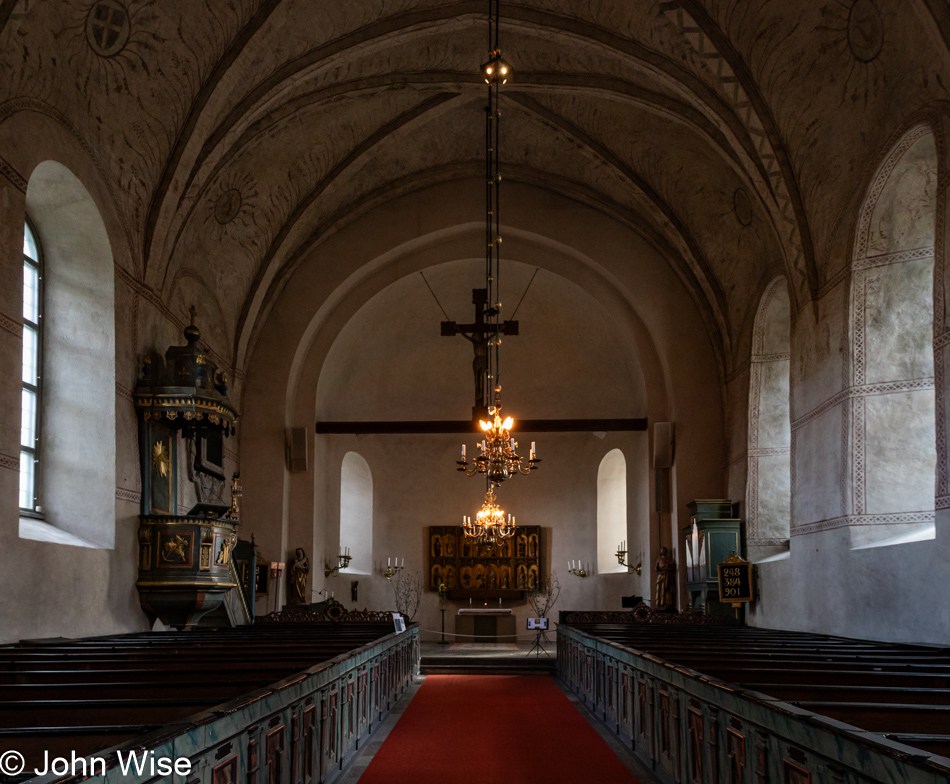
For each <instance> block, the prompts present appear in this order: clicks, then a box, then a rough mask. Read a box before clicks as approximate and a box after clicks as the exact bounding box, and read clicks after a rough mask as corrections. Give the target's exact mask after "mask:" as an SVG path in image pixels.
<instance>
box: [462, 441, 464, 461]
mask: <svg viewBox="0 0 950 784" xmlns="http://www.w3.org/2000/svg"><path fill="white" fill-rule="evenodd" d="M464 459H465V444H462V460H464Z"/></svg>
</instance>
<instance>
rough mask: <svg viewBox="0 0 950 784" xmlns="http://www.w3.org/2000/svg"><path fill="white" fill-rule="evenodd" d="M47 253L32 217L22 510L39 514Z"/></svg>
mask: <svg viewBox="0 0 950 784" xmlns="http://www.w3.org/2000/svg"><path fill="white" fill-rule="evenodd" d="M42 285H43V257H42V255H41V254H40V248H39V243H38V242H37V241H36V234H35V233H34V232H33V229H32V228H31V227H30V223H29V221H26V222H25V223H24V224H23V395H22V403H21V408H20V514H22V515H27V516H38V515H39V514H40V513H41V511H42V507H41V505H40V499H39V493H38V490H39V484H40V483H39V479H38V477H39V466H40V400H41V391H40V384H41V381H42V379H41V377H40V368H41V367H42V363H41V356H40V349H41V346H42V338H43V333H42V327H41V323H42V322H41V319H42V317H43V290H42Z"/></svg>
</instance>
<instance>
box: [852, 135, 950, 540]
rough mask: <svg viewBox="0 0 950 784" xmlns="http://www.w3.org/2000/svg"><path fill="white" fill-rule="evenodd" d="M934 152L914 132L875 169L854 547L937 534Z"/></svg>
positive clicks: (857, 285) (867, 237)
mask: <svg viewBox="0 0 950 784" xmlns="http://www.w3.org/2000/svg"><path fill="white" fill-rule="evenodd" d="M937 190H938V188H937V153H936V146H935V141H934V136H933V133H932V131H931V129H930V128H929V127H928V126H926V125H918V126H916V127H915V128H913V129H911V130H910V131H909V132H908V133H907V134H906V135H905V136H904V137H903V138H902V139H901V140H900V141H899V142H898V143H897V145H896V146H895V147H894V149H893V150H892V151H891V153H890V154H889V155H888V157H887V159H886V160H885V161H884V163H883V164H882V165H881V167H880V169H878V172H877V176H876V177H875V179H874V182H873V184H872V186H871V189H870V191H869V193H868V196H867V198H866V200H865V203H864V207H863V209H862V212H861V219H860V222H859V224H858V232H857V237H856V238H855V249H854V256H853V259H852V264H851V303H850V305H851V307H850V337H851V374H850V375H851V379H850V380H851V390H850V392H851V394H850V398H851V399H850V401H849V402H850V407H849V409H848V421H849V427H848V434H849V446H850V463H849V465H848V473H849V475H848V480H849V481H848V482H847V485H848V487H849V491H850V492H849V494H848V497H847V503H848V506H849V509H848V511H849V516H848V523H849V526H850V528H851V542H852V546H854V547H869V546H876V545H882V544H896V543H900V542H905V541H915V540H919V539H929V538H933V536H934V495H935V471H936V461H937V456H936V438H935V397H934V358H933V356H934V355H933V274H934V237H935V218H936V202H937Z"/></svg>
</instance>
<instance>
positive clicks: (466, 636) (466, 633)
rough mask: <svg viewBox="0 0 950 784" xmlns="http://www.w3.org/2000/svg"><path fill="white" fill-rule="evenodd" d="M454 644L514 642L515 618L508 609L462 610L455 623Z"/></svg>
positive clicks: (474, 608) (476, 608) (475, 608)
mask: <svg viewBox="0 0 950 784" xmlns="http://www.w3.org/2000/svg"><path fill="white" fill-rule="evenodd" d="M455 634H456V637H455V641H456V642H498V637H499V636H501V637H502V642H515V641H516V640H515V616H514V613H513V612H512V611H511V608H509V607H495V608H489V607H485V608H479V607H472V608H468V607H466V608H463V609H460V610H459V611H458V615H457V616H456V621H455Z"/></svg>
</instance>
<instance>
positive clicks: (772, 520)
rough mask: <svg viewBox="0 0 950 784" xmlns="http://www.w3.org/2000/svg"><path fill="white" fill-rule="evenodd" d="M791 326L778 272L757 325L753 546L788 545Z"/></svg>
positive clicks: (749, 499) (752, 398)
mask: <svg viewBox="0 0 950 784" xmlns="http://www.w3.org/2000/svg"><path fill="white" fill-rule="evenodd" d="M790 327H791V306H790V302H789V296H788V286H787V283H786V280H785V278H784V277H778V278H776V279H775V280H773V281H772V282H771V283H770V284H769V285H768V287H767V288H766V290H765V293H764V294H763V295H762V299H761V300H760V301H759V308H758V311H757V312H756V316H755V324H754V327H753V337H752V368H751V378H750V380H749V443H748V454H749V478H748V483H747V485H746V533H747V543H748V545H749V547H750V548H763V547H765V548H770V549H774V548H776V547H780V548H783V549H785V548H787V547H788V542H789V532H790V527H791V476H792V472H791V443H792V428H791V416H790V407H789V368H790V359H791V338H790ZM762 554H763V555H765V554H770V553H762ZM752 555H755V553H752Z"/></svg>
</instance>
